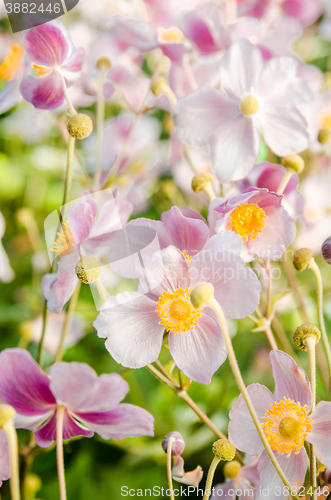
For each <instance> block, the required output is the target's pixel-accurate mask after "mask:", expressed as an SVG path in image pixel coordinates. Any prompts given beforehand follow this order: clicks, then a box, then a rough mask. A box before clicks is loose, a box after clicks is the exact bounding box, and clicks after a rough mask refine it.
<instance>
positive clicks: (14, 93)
mask: <svg viewBox="0 0 331 500" xmlns="http://www.w3.org/2000/svg"><path fill="white" fill-rule="evenodd" d="M21 100H22V96H21V93H20V80H12V81H9V82H7V84H6V85H5V86H4V87H3V89H1V91H0V115H2V113H5V112H6V111H8V110H9V109H11V108H13V107H14V106H16V104H18V103H19V102H20V101H21Z"/></svg>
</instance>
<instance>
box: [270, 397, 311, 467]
mask: <svg viewBox="0 0 331 500" xmlns="http://www.w3.org/2000/svg"><path fill="white" fill-rule="evenodd" d="M270 406H271V408H272V409H271V410H266V412H265V416H264V417H263V420H265V422H264V423H263V424H262V427H263V432H264V434H265V436H266V438H267V440H268V442H269V444H270V446H271V448H272V449H273V450H275V451H278V453H279V455H283V454H284V453H287V454H288V455H287V456H288V457H289V456H290V455H291V451H292V450H295V454H296V455H297V454H298V453H299V452H300V450H301V448H302V446H303V444H304V442H305V439H306V437H307V436H308V434H309V433H310V432H311V430H312V429H313V426H312V424H311V422H312V419H311V418H309V416H308V410H307V406H300V403H296V402H295V401H292V400H291V399H286V398H284V400H282V401H279V402H276V403H274V404H270Z"/></svg>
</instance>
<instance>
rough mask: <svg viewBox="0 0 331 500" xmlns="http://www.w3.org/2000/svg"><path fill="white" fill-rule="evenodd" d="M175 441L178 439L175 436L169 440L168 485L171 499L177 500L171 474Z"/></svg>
mask: <svg viewBox="0 0 331 500" xmlns="http://www.w3.org/2000/svg"><path fill="white" fill-rule="evenodd" d="M175 441H176V440H175V438H173V437H171V438H170V439H169V441H168V449H167V476H168V486H169V490H170V500H175V497H174V488H173V485H172V475H171V448H172V445H173V444H174V442H175Z"/></svg>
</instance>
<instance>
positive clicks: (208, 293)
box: [190, 283, 214, 309]
mask: <svg viewBox="0 0 331 500" xmlns="http://www.w3.org/2000/svg"><path fill="white" fill-rule="evenodd" d="M213 295H214V287H213V285H212V284H211V283H199V284H198V285H196V286H195V287H194V288H193V290H192V292H191V295H190V300H191V302H192V305H193V307H195V308H196V309H203V308H204V307H205V305H207V303H208V302H209V300H210V299H211V298H212V297H213Z"/></svg>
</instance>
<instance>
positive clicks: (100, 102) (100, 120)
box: [94, 66, 108, 188]
mask: <svg viewBox="0 0 331 500" xmlns="http://www.w3.org/2000/svg"><path fill="white" fill-rule="evenodd" d="M107 70H108V66H103V67H102V68H100V71H101V75H100V80H99V88H98V99H97V127H96V128H97V154H96V159H95V174H94V186H95V187H96V188H97V186H98V184H99V182H100V176H101V167H102V146H103V134H104V121H105V104H106V102H105V96H104V91H103V87H104V83H105V76H106V73H107Z"/></svg>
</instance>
